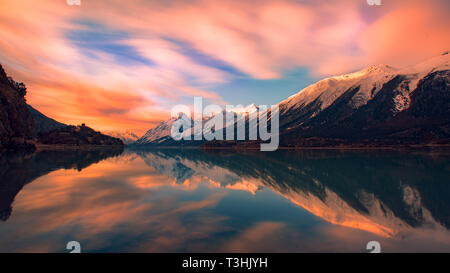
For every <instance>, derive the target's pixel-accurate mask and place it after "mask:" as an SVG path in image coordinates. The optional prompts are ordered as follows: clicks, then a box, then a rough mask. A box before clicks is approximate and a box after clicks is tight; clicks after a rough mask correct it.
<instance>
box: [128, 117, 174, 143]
mask: <svg viewBox="0 0 450 273" xmlns="http://www.w3.org/2000/svg"><path fill="white" fill-rule="evenodd" d="M176 120H177V118H170V119H169V120H167V121H163V122H161V123H159V124H158V125H157V126H156V127H155V128H152V129H150V130H148V131H147V132H146V133H145V134H144V135H143V136H142V137H141V138H139V139H138V140H136V142H135V144H147V143H151V142H154V141H158V140H160V141H161V140H162V139H163V138H166V137H168V136H170V134H171V130H172V125H173V123H174V122H175V121H176Z"/></svg>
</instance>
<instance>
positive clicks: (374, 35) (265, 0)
mask: <svg viewBox="0 0 450 273" xmlns="http://www.w3.org/2000/svg"><path fill="white" fill-rule="evenodd" d="M0 5H1V9H0V38H1V39H0V64H2V66H3V67H4V68H5V70H6V72H7V73H8V74H9V75H11V76H12V77H13V78H14V79H15V80H16V81H19V82H24V83H25V84H26V86H27V90H28V94H27V102H28V103H29V104H30V105H32V106H33V107H35V108H36V109H38V110H39V111H41V112H42V113H43V114H45V115H47V116H49V117H51V118H54V119H56V120H58V121H60V122H63V123H66V124H81V123H86V125H88V126H90V127H92V128H94V129H96V130H102V131H125V130H129V131H133V132H135V133H136V134H138V135H142V134H143V133H145V131H146V130H148V129H150V128H152V127H154V126H156V125H157V124H158V123H159V122H161V121H164V120H167V119H168V118H169V117H170V109H171V108H172V107H173V106H174V105H177V104H187V105H192V104H193V97H194V96H201V97H203V98H204V100H205V103H215V104H219V105H225V104H232V105H237V104H242V105H248V104H250V103H255V104H265V105H271V104H276V103H278V102H280V101H281V100H283V99H285V98H287V97H289V96H291V95H293V94H295V93H297V92H299V91H300V90H301V89H303V88H304V87H306V86H308V85H309V84H312V83H314V82H316V81H317V80H320V79H322V78H324V77H327V76H330V75H336V74H343V73H348V72H352V71H356V70H359V69H362V68H364V67H367V66H370V65H375V64H387V65H391V66H394V67H404V66H408V65H413V64H415V63H417V62H420V61H423V60H425V59H427V58H431V57H433V56H436V55H439V54H441V53H443V52H444V51H446V50H449V49H450V17H449V16H448V14H449V13H450V2H449V1H448V0H427V1H421V0H382V5H381V6H370V5H368V4H367V1H366V0H339V1H337V0H335V1H333V0H328V1H325V0H310V1H309V0H305V1H300V0H296V1H294V0H285V1H284V0H248V1H245V0H240V1H227V0H222V1H196V0H189V1H188V0H180V1H177V0H165V1H152V0H145V1H144V0H128V1H120V0H81V5H80V6H76V5H68V4H67V1H66V0H41V1H34V0H0Z"/></svg>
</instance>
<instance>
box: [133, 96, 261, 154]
mask: <svg viewBox="0 0 450 273" xmlns="http://www.w3.org/2000/svg"><path fill="white" fill-rule="evenodd" d="M257 110H258V107H257V106H256V105H254V104H250V105H248V106H245V107H244V106H243V107H235V108H232V109H228V111H225V110H224V111H223V112H222V114H223V117H224V122H223V127H222V128H215V130H222V129H224V128H225V127H227V126H230V125H234V122H233V123H227V122H226V119H225V117H226V113H227V112H228V113H234V114H235V117H236V121H238V120H241V119H244V118H245V117H246V115H248V116H250V117H252V116H253V115H256V114H257ZM216 114H217V113H216ZM214 116H215V115H211V116H209V117H203V118H202V119H201V120H192V119H191V124H192V127H191V129H190V130H185V131H184V132H183V137H184V136H190V137H191V139H195V137H196V136H202V135H204V134H205V133H206V132H209V130H210V129H209V128H208V127H207V126H205V124H206V123H207V122H208V121H209V120H210V119H211V118H213V117H214ZM177 120H178V118H170V119H169V120H167V121H163V122H161V123H159V124H158V125H157V126H156V127H155V128H152V129H150V130H148V131H147V132H146V133H145V135H143V136H142V137H141V138H139V139H138V140H136V141H135V142H134V143H133V144H134V145H168V146H172V145H189V146H198V145H201V144H202V143H203V142H202V141H174V140H173V139H172V137H171V129H172V125H173V124H174V122H175V121H177ZM199 123H202V126H201V127H200V126H196V125H197V124H199Z"/></svg>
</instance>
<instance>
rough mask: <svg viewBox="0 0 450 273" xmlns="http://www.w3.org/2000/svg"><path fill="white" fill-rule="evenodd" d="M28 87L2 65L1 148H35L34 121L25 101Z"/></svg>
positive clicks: (0, 82) (0, 89)
mask: <svg viewBox="0 0 450 273" xmlns="http://www.w3.org/2000/svg"><path fill="white" fill-rule="evenodd" d="M25 95H26V87H25V85H24V84H23V83H17V82H15V81H14V80H12V79H11V78H10V77H8V76H7V75H6V73H5V71H4V70H3V67H2V66H1V65H0V105H1V106H0V150H17V149H24V150H33V149H34V144H33V128H34V121H33V117H32V116H31V113H30V111H29V110H28V108H27V104H26V102H25Z"/></svg>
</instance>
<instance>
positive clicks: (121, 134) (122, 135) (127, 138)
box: [103, 131, 139, 144]
mask: <svg viewBox="0 0 450 273" xmlns="http://www.w3.org/2000/svg"><path fill="white" fill-rule="evenodd" d="M103 133H104V134H105V135H108V136H112V137H116V138H119V139H121V140H122V141H123V143H125V144H131V143H133V142H135V141H136V140H137V139H138V138H139V137H138V136H137V135H136V134H135V133H133V132H131V131H106V132H103Z"/></svg>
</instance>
